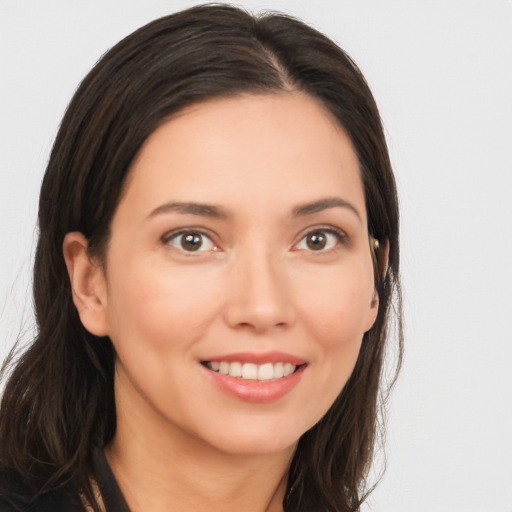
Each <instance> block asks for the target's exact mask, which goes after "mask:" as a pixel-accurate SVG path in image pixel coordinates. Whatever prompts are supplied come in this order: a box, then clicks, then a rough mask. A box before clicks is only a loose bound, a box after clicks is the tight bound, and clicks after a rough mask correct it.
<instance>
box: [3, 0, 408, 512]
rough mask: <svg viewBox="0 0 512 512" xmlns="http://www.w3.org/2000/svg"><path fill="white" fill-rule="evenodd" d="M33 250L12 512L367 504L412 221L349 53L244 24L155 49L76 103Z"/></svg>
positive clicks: (288, 25)
mask: <svg viewBox="0 0 512 512" xmlns="http://www.w3.org/2000/svg"><path fill="white" fill-rule="evenodd" d="M39 230H40V233H39V242H38V246H37V253H36V260H35V268H34V297H35V309H36V318H37V323H38V335H37V338H36V339H35V340H34V342H33V344H32V345H31V347H30V348H29V349H28V350H27V351H26V353H25V354H23V356H22V357H21V358H20V359H19V361H18V362H17V363H16V364H15V365H14V368H13V370H12V373H11V376H10V378H9V380H8V382H7V384H6V387H5V392H4V396H3V399H2V408H1V420H0V468H1V475H2V476H1V486H0V489H1V490H0V496H2V498H1V500H2V501H1V504H2V505H1V507H0V510H34V511H42V510H52V511H56V510H94V511H100V510H107V511H109V512H111V511H119V510H125V511H126V510H132V512H135V511H137V510H151V511H158V510H223V511H229V510H244V511H263V510H267V511H282V510H285V511H293V512H298V511H326V510H330V511H348V510H357V509H358V508H359V506H360V504H361V503H362V501H363V499H364V484H365V478H366V475H367V471H368V467H369V464H370V462H371V456H372V450H373V445H374V442H375V437H376V428H377V422H376V418H377V407H378V400H377V397H378V393H379V384H380V379H381V367H382V361H383V355H384V347H385V341H386V338H387V327H388V316H389V311H390V309H391V307H392V300H393V298H395V299H396V300H398V304H397V305H395V306H393V307H395V308H397V311H398V314H400V303H399V298H400V297H399V286H398V285H399V283H398V210H397V199H396V191H395V184H394V179H393V174H392V171H391V166H390V163H389V158H388V153H387V149H386V144H385V140H384V136H383V133H382V128H381V123H380V118H379V114H378V111H377V107H376V105H375V103H374V100H373V97H372V95H371V92H370V91H369V89H368V86H367V85H366V83H365V81H364V78H363V77H362V75H361V73H360V72H359V71H358V69H357V67H356V66H355V65H354V64H353V62H352V61H351V60H350V59H349V57H347V55H346V54H345V53H344V52H343V51H342V50H340V49H339V48H338V47H337V46H336V45H335V44H334V43H332V42H331V41H330V40H328V39H327V38H326V37H325V36H323V35H322V34H320V33H318V32H316V31H315V30H313V29H311V28H309V27H307V26H305V25H304V24H303V23H301V22H299V21H297V20H294V19H292V18H289V17H286V16H283V15H275V14H273V15H268V16H263V17H260V18H255V17H253V16H251V15H249V14H247V13H246V12H244V11H242V10H239V9H235V8H232V7H229V6H200V7H195V8H192V9H189V10H186V11H183V12H180V13H177V14H174V15H171V16H168V17H165V18H162V19H159V20H156V21H154V22H152V23H150V24H148V25H147V26H145V27H143V28H141V29H139V30H138V31H136V32H135V33H133V34H132V35H130V36H128V37H127V38H126V39H124V40H123V41H121V42H120V43H119V44H118V45H116V46H115V47H114V48H113V49H112V50H110V51H109V52H108V53H107V54H106V55H105V56H104V57H103V58H102V59H101V60H100V61H99V62H98V64H97V65H96V66H95V67H94V69H93V70H92V71H91V72H90V73H89V75H88V76H87V77H86V78H85V80H84V81H83V83H82V84H81V86H80V87H79V89H78V91H77V92H76V94H75V96H74V98H73V100H72V101H71V104H70V106H69V108H68V110H67V112H66V114H65V116H64V119H63V121H62V125H61V128H60V130H59V133H58V135H57V138H56V141H55V144H54V148H53V151H52V154H51V157H50V161H49V164H48V168H47V171H46V175H45V178H44V181H43V185H42V189H41V196H40V207H39ZM398 325H399V324H398ZM399 340H401V337H399ZM399 350H400V351H401V342H400V347H399ZM2 507H3V508H2Z"/></svg>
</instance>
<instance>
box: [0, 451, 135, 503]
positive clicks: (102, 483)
mask: <svg viewBox="0 0 512 512" xmlns="http://www.w3.org/2000/svg"><path fill="white" fill-rule="evenodd" d="M93 466H94V477H95V479H96V483H97V484H98V487H99V490H100V492H101V497H102V499H103V504H104V505H105V510H106V511H107V512H130V509H129V508H128V505H127V504H126V501H125V499H124V497H123V495H122V493H121V490H120V489H119V486H118V485H117V482H116V479H115V477H114V475H113V474H112V470H111V469H110V466H109V465H108V462H107V459H106V458H105V453H104V451H103V450H102V449H96V450H95V451H94V454H93ZM0 512H85V508H84V505H83V503H82V501H81V500H80V497H79V496H70V495H69V493H67V492H66V491H65V490H62V489H60V490H56V491H52V492H49V493H47V494H44V495H43V496H41V497H40V498H38V499H37V500H36V501H34V502H33V503H31V504H29V505H27V504H26V503H22V502H21V501H20V500H19V499H16V498H11V497H9V496H5V495H3V496H0Z"/></svg>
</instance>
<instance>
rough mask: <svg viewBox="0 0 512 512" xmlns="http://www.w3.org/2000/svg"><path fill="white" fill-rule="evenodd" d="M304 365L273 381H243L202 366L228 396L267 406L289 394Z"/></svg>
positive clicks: (295, 384) (300, 376)
mask: <svg viewBox="0 0 512 512" xmlns="http://www.w3.org/2000/svg"><path fill="white" fill-rule="evenodd" d="M305 368H306V365H302V366H300V367H299V368H298V369H297V370H296V371H295V373H292V374H291V375H288V377H281V378H280V379H275V380H263V381H262V380H244V379H238V378H236V377H230V376H229V375H222V374H221V373H218V372H215V371H213V370H210V369H208V368H206V367H204V366H203V369H204V370H205V371H206V372H208V375H209V377H210V379H212V381H213V382H214V384H215V385H216V386H217V387H218V388H220V389H221V390H222V391H224V392H225V393H227V394H228V395H231V396H234V397H235V398H238V399H239V400H243V401H244V402H251V403H257V404H268V403H271V402H275V401H276V400H279V399H280V398H282V397H283V396H284V395H286V394H287V393H289V392H290V391H291V390H292V389H293V388H294V387H295V386H297V384H298V383H299V382H300V379H301V378H302V374H303V373H304V370H305Z"/></svg>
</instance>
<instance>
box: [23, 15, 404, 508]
mask: <svg viewBox="0 0 512 512" xmlns="http://www.w3.org/2000/svg"><path fill="white" fill-rule="evenodd" d="M258 99H261V100H262V101H264V102H265V104H266V105H269V104H270V103H272V102H273V101H274V102H278V103H279V107H276V108H277V110H279V108H281V107H283V105H284V103H286V102H288V103H287V105H289V104H290V102H292V103H293V102H294V101H295V102H297V101H298V102H302V103H303V104H306V105H309V107H307V108H311V109H312V110H315V109H316V114H318V115H320V114H319V112H321V113H323V115H324V116H325V119H329V120H330V122H332V124H333V125H335V126H336V128H337V129H339V132H340V137H341V138H343V140H344V141H345V142H346V145H347V147H348V148H349V150H350V152H351V155H353V157H354V162H355V165H356V167H357V173H358V180H359V185H360V190H361V198H362V201H361V203H362V208H360V210H362V213H361V216H362V217H363V224H364V229H365V231H366V236H367V243H368V245H367V254H368V258H369V259H368V261H369V264H370V268H371V272H372V274H371V281H372V282H371V287H372V290H371V293H370V299H371V305H370V306H369V309H370V310H371V309H373V311H370V313H369V314H370V316H371V321H370V322H369V323H368V329H365V332H364V336H363V337H362V340H361V343H360V344H359V345H358V346H357V351H356V353H355V356H354V362H353V365H351V368H350V372H349V374H348V375H347V376H346V378H345V379H344V381H343V384H344V385H342V386H340V392H339V393H337V396H333V397H332V402H333V403H332V405H330V406H329V407H327V408H326V409H327V412H326V413H325V414H322V416H321V417H319V418H318V421H317V422H315V423H314V424H313V425H311V426H310V427H308V429H307V431H305V432H304V433H303V435H301V436H300V440H299V444H298V446H297V449H296V451H295V456H294V458H293V462H292V465H291V468H290V476H289V482H288V485H289V488H290V489H293V492H290V493H289V495H288V497H287V506H289V507H290V508H289V510H299V507H298V505H297V503H300V502H304V498H303V495H304V496H306V495H307V496H314V497H315V499H317V500H318V502H319V503H322V504H325V505H326V506H329V507H331V508H332V509H333V510H345V509H344V508H342V507H346V509H347V510H348V507H349V506H354V505H355V504H356V503H357V502H358V499H359V490H360V489H359V488H360V484H361V482H362V480H363V479H364V476H365V472H366V471H367V469H368V464H369V462H370V459H371V454H372V447H373V444H374V440H375V429H376V410H377V396H378V389H379V383H380V378H381V368H382V363H383V355H384V347H385V341H386V338H387V324H388V314H389V312H390V309H391V301H392V299H393V296H394V293H395V292H396V291H397V286H398V257H399V256H398V254H399V253H398V209H397V198H396V191H395V183H394V179H393V174H392V171H391V166H390V162H389V157H388V153H387V148H386V143H385V139H384V135H383V131H382V127H381V122H380V117H379V114H378V110H377V107H376V105H375V102H374V100H373V97H372V95H371V92H370V90H369V88H368V86H367V84H366V82H365V80H364V78H363V76H362V75H361V73H360V71H359V70H358V69H357V67H356V66H355V64H354V63H353V62H352V61H351V60H350V58H349V57H348V56H347V55H346V54H345V53H344V52H343V51H342V50H341V49H340V48H339V47H337V46H336V45H335V44H334V43H332V42H331V41H330V40H328V39H327V38H326V37H325V36H323V35H321V34H320V33H318V32H316V31H315V30H313V29H311V28H309V27H307V26H305V25H304V24H302V23H301V22H299V21H296V20H294V19H292V18H289V17H286V16H283V15H274V14H272V15H267V16H263V17H260V18H255V17H253V16H251V15H249V14H247V13H245V12H244V11H241V10H238V9H234V8H231V7H228V6H207V7H196V8H192V9H189V10H187V11H183V12H181V13H178V14H175V15H171V16H168V17H165V18H161V19H159V20H156V21H154V22H152V23H150V24H149V25H147V26H145V27H143V28H141V29H139V30H138V31H136V32H134V33H133V34H131V35H130V36H128V37H127V38H126V39H124V40H123V41H121V42H120V43H119V44H117V45H116V46H115V47H114V48H112V49H111V50H110V51H109V52H108V53H107V54H106V55H105V56H104V57H103V58H102V59H101V60H100V61H99V62H98V64H97V65H96V66H95V67H94V68H93V70H92V71H91V72H90V73H89V75H88V76H87V77H86V78H85V80H84V81H83V82H82V84H81V85H80V87H79V89H78V90H77V92H76V94H75V96H74V98H73V100H72V101H71V104H70V105H69V107H68V110H67V112H66V114H65V116H64V119H63V121H62V125H61V128H60V130H59V134H58V136H57V139H56V141H55V145H54V148H53V151H52V155H51V158H50V162H49V165H48V169H47V172H46V175H45V178H44V181H43V185H42V190H41V197H40V209H39V229H40V237H39V243H38V247H37V253H36V263H35V270H34V293H35V309H36V317H37V321H38V324H39V329H40V335H39V338H38V340H36V342H35V344H34V347H33V348H32V349H31V350H32V351H33V353H34V354H37V355H34V358H35V359H38V360H39V361H40V362H41V361H43V359H44V360H45V361H46V362H48V361H50V363H48V364H46V363H45V364H46V367H47V369H46V370H45V371H46V372H47V375H48V377H49V376H50V375H52V376H54V375H55V374H58V375H60V374H62V373H65V375H63V381H59V385H58V386H57V385H56V386H55V394H56V395H57V396H58V397H59V399H57V400H56V402H57V403H59V400H60V404H61V406H60V408H59V407H58V406H57V407H56V406H55V403H54V404H52V405H50V404H51V402H52V400H50V399H48V398H44V397H43V396H42V395H41V397H40V403H39V408H40V410H41V411H42V410H44V409H45V408H48V410H49V411H50V412H49V413H47V421H48V424H49V423H50V422H51V421H52V419H51V418H49V417H53V420H56V419H57V418H58V417H61V416H62V415H63V414H64V413H63V409H64V404H66V403H68V404H69V403H73V404H74V407H68V408H66V413H65V414H66V415H67V420H66V422H65V427H64V428H65V429H67V431H66V432H64V434H65V435H63V433H62V432H59V433H57V432H55V431H54V432H53V433H52V435H50V436H48V439H47V441H46V443H45V446H44V447H43V448H40V449H39V453H38V458H40V459H42V460H51V461H52V463H53V464H54V465H55V466H58V465H59V461H60V466H61V467H65V468H66V469H65V470H63V469H60V470H59V471H60V472H61V473H62V475H64V476H65V477H68V478H71V477H70V476H69V475H70V472H71V471H73V470H72V468H73V467H75V468H76V467H79V468H81V469H80V470H81V471H82V473H84V472H85V470H86V469H87V467H88V456H87V454H86V452H87V447H88V446H90V445H91V444H92V443H98V444H100V445H106V444H108V443H109V442H110V441H111V440H112V438H113V436H114V433H115V430H116V413H115V399H114V366H115V364H116V350H115V349H114V347H113V345H112V343H111V341H110V339H109V337H108V335H109V332H108V330H105V329H103V330H102V329H101V328H98V329H95V328H94V327H93V328H91V326H90V325H89V326H87V325H85V326H84V323H83V322H82V321H81V319H80V317H79V314H78V312H77V309H76V307H75V304H74V302H73V296H72V290H71V286H70V282H69V279H68V270H67V268H66V264H65V261H64V257H63V253H62V246H63V243H64V240H65V238H66V235H67V234H68V233H72V232H75V233H81V234H82V235H83V240H84V243H85V244H86V248H87V255H88V257H89V258H90V259H91V261H94V262H95V263H96V264H97V266H98V268H99V269H100V272H101V273H102V275H103V276H104V277H105V276H106V279H105V281H104V282H105V283H106V284H107V285H108V272H109V268H108V265H109V258H110V257H111V256H110V255H111V252H109V251H112V250H114V249H113V247H114V246H115V244H114V238H113V237H114V236H115V233H114V230H115V226H116V224H115V222H116V219H117V218H118V217H116V215H118V214H119V212H121V208H122V205H123V200H128V198H129V196H130V193H131V188H130V187H131V186H132V185H133V184H134V183H135V182H136V181H137V173H138V172H140V170H139V167H140V166H141V165H142V164H141V161H142V162H143V161H144V157H145V155H146V153H147V151H148V144H152V143H153V141H155V140H156V138H157V137H159V136H160V135H159V134H161V133H162V130H164V131H165V130H167V129H168V127H169V126H170V127H171V129H170V131H171V133H172V126H174V125H173V124H172V123H180V122H182V121H183V120H185V119H187V118H190V117H192V118H193V116H197V115H198V114H197V112H199V116H201V115H202V114H204V112H209V113H211V111H212V109H213V110H215V109H216V108H223V106H224V108H228V110H229V109H230V108H231V107H232V106H233V105H241V103H240V102H248V103H246V104H244V107H243V108H245V109H248V110H247V111H248V112H251V108H255V107H254V102H255V101H258ZM283 102H284V103H283ZM226 106H227V107H226ZM230 106H231V107H230ZM283 108H287V107H283ZM290 108H292V110H293V105H292V107H290ZM235 109H236V107H235ZM231 111H232V110H231ZM283 112H284V111H283ZM283 115H285V114H283ZM235 117H236V116H235ZM213 119H215V117H213ZM219 119H220V118H219ZM176 126H178V125H177V124H176ZM340 140H341V139H340ZM184 172H185V171H184ZM320 172H321V170H320ZM314 179H315V178H314V177H312V180H314ZM251 180H252V181H254V182H255V183H257V177H255V176H254V175H252V176H251ZM199 185H201V184H199ZM375 240H378V244H377V243H375ZM75 299H76V298H75ZM85 323H86V324H87V322H85ZM86 327H89V328H86ZM48 380H49V379H48ZM345 381H346V383H345ZM64 382H65V383H66V384H65V385H63V383H64ZM84 383H86V384H84ZM57 388H58V389H57ZM54 397H55V395H53V398H54ZM45 402H46V403H45ZM48 418H49V419H48ZM76 425H80V426H81V427H80V428H78V429H77V428H76ZM63 438H66V440H65V441H63ZM74 471H75V473H76V474H75V475H74V476H72V477H73V478H75V479H76V481H77V482H80V483H81V485H82V486H83V487H87V484H86V483H85V482H86V479H85V478H82V477H81V475H80V474H78V473H77V470H74ZM66 472H67V473H66ZM62 475H57V476H56V477H55V478H57V477H58V476H62ZM339 485H342V486H343V487H344V488H345V489H346V493H344V495H343V496H339V494H340V493H339V490H337V489H339V487H338V486H339ZM336 496H337V497H336Z"/></svg>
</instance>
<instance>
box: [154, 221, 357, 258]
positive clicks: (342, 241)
mask: <svg viewBox="0 0 512 512" xmlns="http://www.w3.org/2000/svg"><path fill="white" fill-rule="evenodd" d="M312 235H319V236H325V239H326V244H329V237H334V238H335V239H336V240H335V245H334V246H333V247H328V248H327V249H325V247H320V246H319V247H320V249H318V250H316V249H313V248H311V246H309V247H300V244H302V243H306V244H307V237H308V236H312ZM186 236H195V237H196V238H197V237H200V238H201V241H202V243H201V245H200V246H199V247H198V248H197V249H196V250H187V249H185V248H184V247H183V241H184V240H183V237H186ZM180 237H181V238H180ZM161 240H162V243H163V244H165V245H168V246H171V247H174V248H176V249H177V250H179V251H182V252H183V253H185V254H189V255H192V254H195V253H202V252H217V251H219V250H220V249H219V247H218V245H217V244H216V243H215V242H214V241H213V239H212V237H211V235H209V234H208V233H205V232H204V231H202V230H201V229H193V228H190V229H185V230H180V231H176V232H172V233H167V234H165V235H164V236H163V237H162V239H161ZM173 240H176V241H177V243H176V245H175V244H173V243H171V242H172V241H173ZM205 240H207V241H209V244H211V246H212V248H207V249H204V248H203V245H204V243H205ZM192 241H193V240H191V242H192ZM320 243H321V242H320ZM332 243H333V242H332V241H331V244H332ZM347 243H348V237H347V235H346V234H345V233H344V232H343V231H341V230H338V229H335V228H333V227H322V226H319V227H316V228H313V229H309V230H308V231H307V232H306V233H304V234H303V235H302V237H301V238H300V239H299V241H298V242H297V243H296V244H294V245H293V246H292V250H293V251H302V250H305V251H308V252H311V253H319V254H325V253H330V252H332V251H336V249H338V248H339V246H340V245H347ZM178 244H179V245H178Z"/></svg>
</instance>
